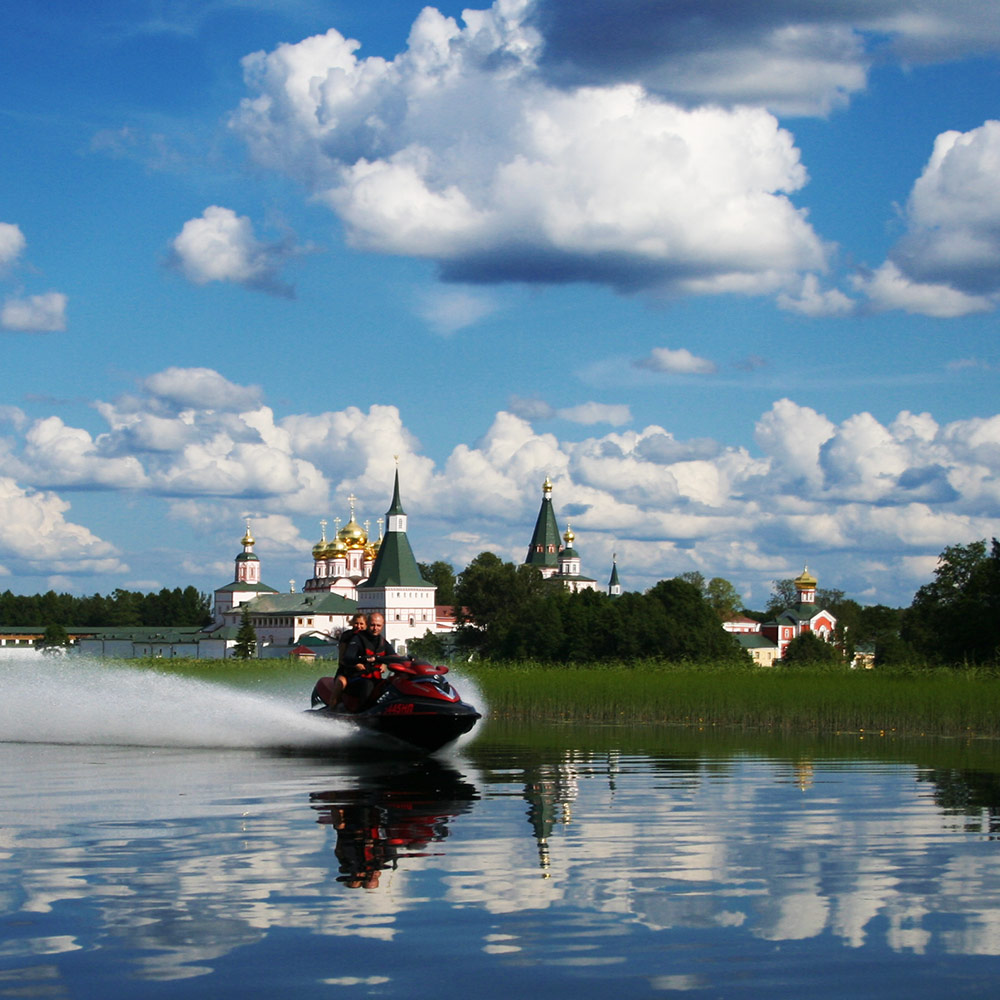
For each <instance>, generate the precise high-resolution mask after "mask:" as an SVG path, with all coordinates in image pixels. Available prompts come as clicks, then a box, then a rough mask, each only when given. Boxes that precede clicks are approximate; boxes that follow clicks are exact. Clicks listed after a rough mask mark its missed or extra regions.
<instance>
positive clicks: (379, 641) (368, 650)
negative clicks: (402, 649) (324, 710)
mask: <svg viewBox="0 0 1000 1000" xmlns="http://www.w3.org/2000/svg"><path fill="white" fill-rule="evenodd" d="M395 652H396V651H395V649H393V647H392V643H391V642H389V641H388V640H387V639H386V638H385V636H383V635H372V634H371V633H370V632H368V631H367V630H365V631H363V632H358V634H357V635H355V636H354V637H353V638H352V639H349V640H348V643H347V647H346V648H345V649H344V658H343V661H342V664H341V666H340V667H339V668H338V669H337V673H338V674H341V675H342V676H344V677H346V678H347V687H346V688H345V689H344V694H345V695H349V696H350V697H351V698H352V699H353V698H356V699H357V700H358V703H360V704H364V702H366V701H367V700H368V698H369V697H370V696H371V693H372V691H373V690H374V689H375V682H376V681H377V680H378V679H379V677H380V675H381V672H380V670H379V669H378V660H379V658H380V657H384V656H393V655H395ZM359 663H361V664H364V666H363V667H362V669H361V670H358V668H357V664H359Z"/></svg>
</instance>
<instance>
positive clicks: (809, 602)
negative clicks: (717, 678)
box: [722, 567, 837, 667]
mask: <svg viewBox="0 0 1000 1000" xmlns="http://www.w3.org/2000/svg"><path fill="white" fill-rule="evenodd" d="M793 582H794V584H795V591H796V594H797V595H798V601H797V602H796V603H795V604H794V605H792V607H790V608H785V610H784V611H781V612H779V613H778V614H777V615H776V616H775V617H774V618H773V619H772V620H771V621H767V622H757V621H755V620H754V619H752V618H747V617H746V616H745V615H738V616H736V617H735V618H732V619H730V620H729V621H726V622H723V623H722V627H723V628H724V629H725V630H726V631H727V632H731V633H733V634H734V635H735V636H736V639H737V641H738V642H739V643H740V645H741V646H742V647H743V648H744V649H745V650H746V651H747V652H748V653H749V654H750V655H751V656H752V657H753V660H754V662H755V663H759V664H760V665H761V666H766V667H770V666H773V665H774V664H775V663H776V662H778V661H779V660H781V659H782V658H783V657H784V655H785V650H786V649H787V648H788V644H789V643H790V642H791V641H792V640H793V639H797V638H798V637H799V636H800V635H803V634H805V633H806V632H811V633H812V634H813V635H815V636H817V637H819V638H820V639H823V640H824V641H825V642H832V641H833V633H834V629H836V627H837V619H836V618H835V617H834V616H833V615H832V614H831V613H830V612H829V611H827V610H826V609H825V608H818V607H816V583H817V581H816V578H815V577H814V576H813V575H812V574H811V573H810V572H809V568H808V567H806V568H804V569H803V570H802V573H801V574H800V575H799V576H797V577H796V578H795V580H794V581H793Z"/></svg>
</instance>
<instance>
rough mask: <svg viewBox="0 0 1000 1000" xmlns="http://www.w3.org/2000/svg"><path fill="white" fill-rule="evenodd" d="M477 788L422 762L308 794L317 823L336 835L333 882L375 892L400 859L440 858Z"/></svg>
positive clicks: (446, 770)
mask: <svg viewBox="0 0 1000 1000" xmlns="http://www.w3.org/2000/svg"><path fill="white" fill-rule="evenodd" d="M478 798H479V791H478V789H477V788H476V786H475V785H473V784H472V783H471V782H469V781H467V780H466V779H465V777H464V775H462V774H461V773H459V772H458V771H456V770H454V768H451V767H445V766H442V765H440V764H438V763H436V762H435V761H432V760H422V761H419V762H417V763H415V764H414V765H412V766H408V767H397V768H393V769H391V770H389V771H386V770H380V771H378V772H375V773H374V774H371V775H370V776H367V777H364V778H363V780H362V783H361V785H360V786H359V787H357V788H350V789H344V790H338V789H334V790H330V791H323V792H312V793H311V794H310V796H309V801H310V803H311V804H312V808H313V809H315V810H316V812H317V814H318V815H317V817H316V822H317V823H322V824H324V825H327V826H330V827H332V828H333V829H334V830H335V831H336V835H337V843H336V847H335V848H334V853H335V854H336V856H337V861H338V862H339V871H340V873H339V875H338V876H337V881H338V882H340V883H342V884H343V885H345V886H346V887H347V888H350V889H362V888H363V889H375V888H378V886H379V883H380V879H381V876H382V872H384V871H390V870H391V871H394V870H395V869H396V867H397V864H398V861H399V859H400V858H422V857H432V856H435V855H441V854H443V853H444V851H443V850H440V849H437V848H434V847H432V846H431V845H436V844H440V843H441V842H442V841H444V840H445V839H446V838H447V837H448V835H449V827H448V824H449V822H450V821H451V820H453V819H455V818H456V817H458V816H460V815H461V814H462V813H465V812H468V811H469V810H471V809H472V806H473V804H474V803H475V801H476V800H477V799H478Z"/></svg>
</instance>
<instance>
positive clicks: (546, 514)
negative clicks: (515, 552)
mask: <svg viewBox="0 0 1000 1000" xmlns="http://www.w3.org/2000/svg"><path fill="white" fill-rule="evenodd" d="M524 565H525V566H553V567H554V566H558V565H559V528H558V526H557V525H556V514H555V511H554V510H553V509H552V498H551V497H550V496H549V495H548V493H546V494H545V496H543V497H542V506H541V508H540V509H539V511H538V520H537V521H535V532H534V534H533V535H532V536H531V544H530V545H529V546H528V554H527V555H526V556H525V557H524Z"/></svg>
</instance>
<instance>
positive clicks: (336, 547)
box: [327, 534, 347, 559]
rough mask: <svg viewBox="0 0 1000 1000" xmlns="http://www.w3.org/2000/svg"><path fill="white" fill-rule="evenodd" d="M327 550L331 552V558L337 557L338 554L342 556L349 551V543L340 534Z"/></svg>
mask: <svg viewBox="0 0 1000 1000" xmlns="http://www.w3.org/2000/svg"><path fill="white" fill-rule="evenodd" d="M327 551H328V552H329V553H330V558H331V559H336V558H337V556H342V555H343V554H344V553H345V552H346V551H347V544H346V543H345V542H344V539H343V538H341V537H340V535H339V534H338V535H337V537H336V538H335V539H334V540H333V541H332V542H330V545H329V547H328V549H327Z"/></svg>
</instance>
